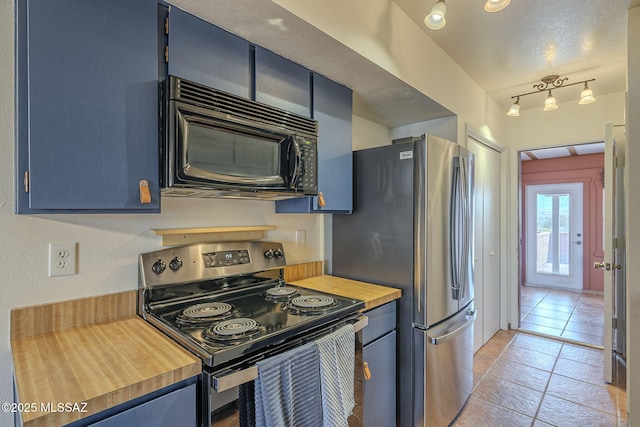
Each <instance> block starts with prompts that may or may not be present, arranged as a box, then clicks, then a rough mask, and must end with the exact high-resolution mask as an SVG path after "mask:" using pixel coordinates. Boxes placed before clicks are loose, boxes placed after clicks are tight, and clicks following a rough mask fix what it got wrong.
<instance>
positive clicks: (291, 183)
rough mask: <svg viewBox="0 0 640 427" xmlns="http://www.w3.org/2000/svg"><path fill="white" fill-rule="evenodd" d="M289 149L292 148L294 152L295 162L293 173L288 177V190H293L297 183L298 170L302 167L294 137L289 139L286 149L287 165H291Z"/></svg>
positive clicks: (300, 155) (298, 147) (299, 152)
mask: <svg viewBox="0 0 640 427" xmlns="http://www.w3.org/2000/svg"><path fill="white" fill-rule="evenodd" d="M291 148H293V149H294V151H295V153H294V154H295V162H294V167H293V172H292V173H291V175H290V176H289V188H295V186H296V184H297V183H298V178H299V177H300V169H301V166H302V153H301V151H300V146H299V145H298V143H297V142H296V139H295V137H291V139H290V141H289V146H288V147H287V162H288V163H289V164H291Z"/></svg>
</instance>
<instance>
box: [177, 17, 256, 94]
mask: <svg viewBox="0 0 640 427" xmlns="http://www.w3.org/2000/svg"><path fill="white" fill-rule="evenodd" d="M168 30H169V34H168V50H167V57H168V62H169V63H168V73H169V74H171V75H173V76H176V77H181V78H183V79H186V80H191V81H193V82H196V83H200V84H203V85H205V86H209V87H213V88H216V89H220V90H223V91H225V92H229V93H232V94H234V95H239V96H243V97H245V98H250V97H251V91H250V88H251V56H252V53H251V49H250V45H249V42H248V41H246V40H243V39H241V38H240V37H238V36H236V35H233V34H231V33H228V32H227V31H224V30H223V29H221V28H218V27H216V26H214V25H211V24H209V23H208V22H205V21H203V20H202V19H200V18H197V17H195V16H193V15H190V14H188V13H186V12H184V11H182V10H180V9H178V8H176V7H171V8H170V10H169V26H168Z"/></svg>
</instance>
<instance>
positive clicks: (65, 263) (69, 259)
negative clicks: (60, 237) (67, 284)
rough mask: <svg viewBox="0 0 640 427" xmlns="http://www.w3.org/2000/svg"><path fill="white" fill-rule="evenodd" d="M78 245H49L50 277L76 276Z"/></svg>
mask: <svg viewBox="0 0 640 427" xmlns="http://www.w3.org/2000/svg"><path fill="white" fill-rule="evenodd" d="M76 246H77V243H49V277H54V276H70V275H74V274H76Z"/></svg>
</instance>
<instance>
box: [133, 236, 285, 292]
mask: <svg viewBox="0 0 640 427" xmlns="http://www.w3.org/2000/svg"><path fill="white" fill-rule="evenodd" d="M138 264H139V267H140V277H139V283H138V285H139V287H143V288H148V287H153V286H158V285H162V286H164V285H170V284H177V283H186V282H190V281H195V280H203V279H216V278H220V277H225V276H230V275H236V274H250V273H255V272H258V271H264V270H269V269H272V268H282V267H284V266H285V265H286V264H287V262H286V258H285V255H284V248H283V247H282V243H278V242H224V243H207V244H195V245H188V246H177V247H175V248H169V249H163V250H159V251H154V252H147V253H144V254H140V257H139V262H138Z"/></svg>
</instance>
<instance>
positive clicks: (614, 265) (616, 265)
mask: <svg viewBox="0 0 640 427" xmlns="http://www.w3.org/2000/svg"><path fill="white" fill-rule="evenodd" d="M613 268H615V269H616V270H620V269H622V266H621V265H620V264H613Z"/></svg>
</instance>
